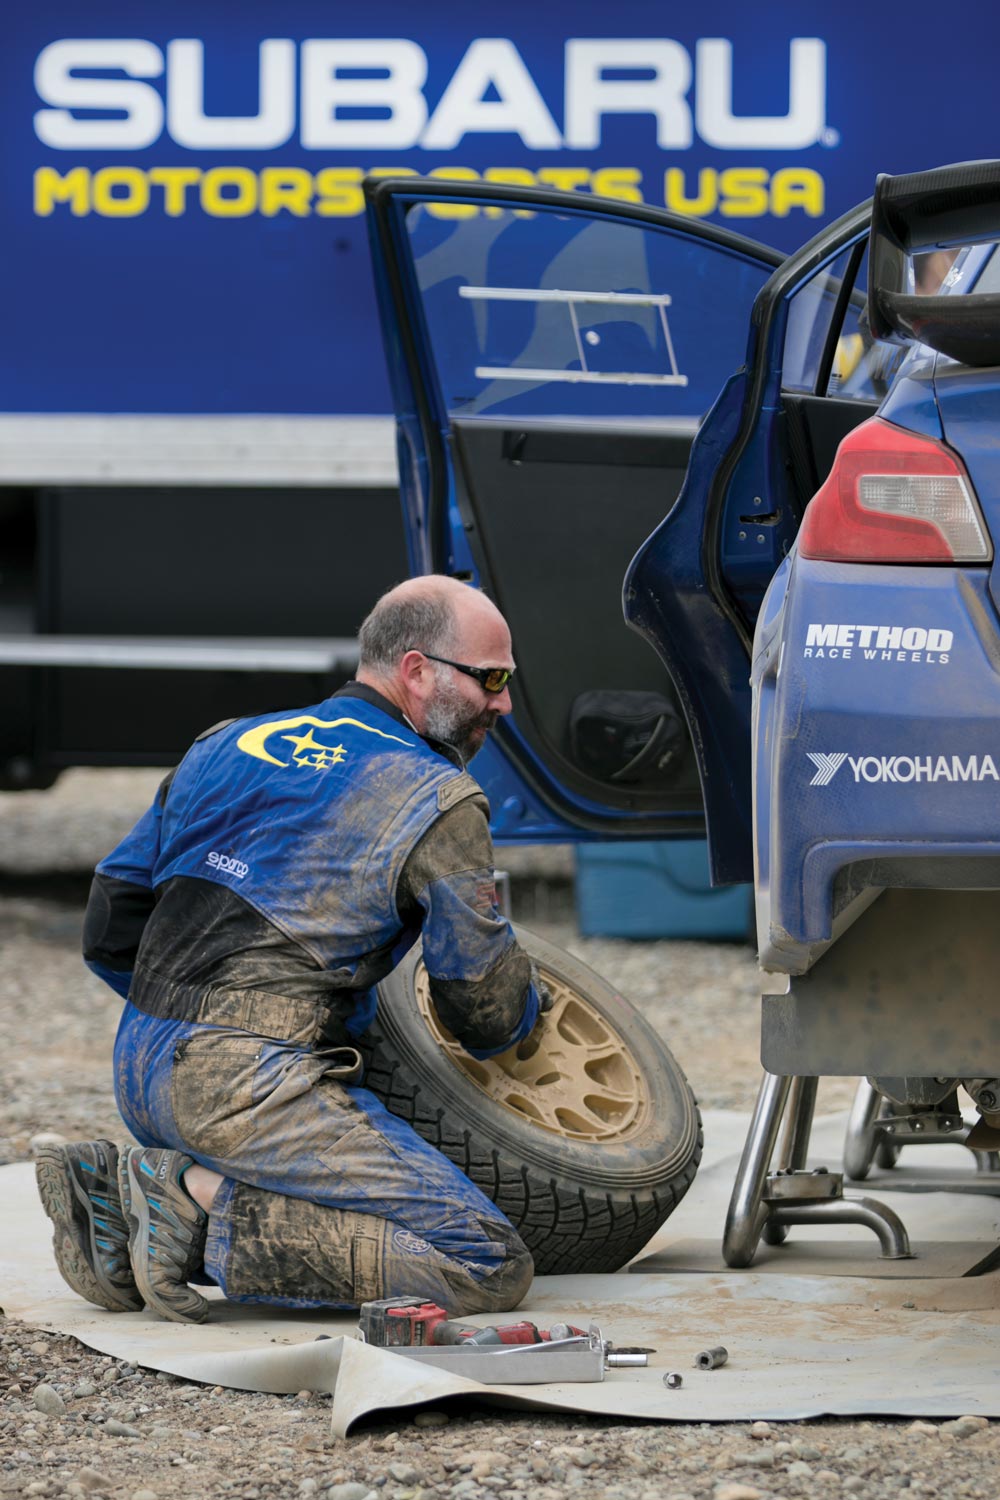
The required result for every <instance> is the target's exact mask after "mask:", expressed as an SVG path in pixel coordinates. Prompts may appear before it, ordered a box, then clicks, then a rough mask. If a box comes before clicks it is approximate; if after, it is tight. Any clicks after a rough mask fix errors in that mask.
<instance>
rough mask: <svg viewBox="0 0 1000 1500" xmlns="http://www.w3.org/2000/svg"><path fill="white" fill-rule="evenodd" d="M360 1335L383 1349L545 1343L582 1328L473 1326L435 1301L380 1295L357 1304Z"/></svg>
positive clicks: (578, 1334)
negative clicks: (456, 1317) (369, 1300)
mask: <svg viewBox="0 0 1000 1500" xmlns="http://www.w3.org/2000/svg"><path fill="white" fill-rule="evenodd" d="M360 1324H361V1336H362V1338H363V1339H364V1341H365V1343H366V1344H376V1345H378V1346H379V1347H380V1348H383V1349H392V1348H400V1347H403V1348H409V1349H412V1348H419V1347H421V1346H423V1345H429V1344H436V1345H439V1346H440V1345H443V1344H471V1345H473V1346H475V1347H479V1348H481V1347H482V1346H484V1345H491V1344H492V1345H497V1344H545V1343H548V1342H550V1341H551V1340H553V1339H555V1340H559V1339H569V1338H580V1337H583V1335H584V1330H583V1329H582V1328H574V1327H572V1326H571V1324H569V1323H556V1324H554V1325H553V1326H552V1328H548V1329H546V1328H536V1327H535V1324H534V1323H500V1324H498V1325H497V1326H495V1327H489V1328H476V1327H474V1326H473V1324H471V1323H456V1322H454V1321H453V1320H452V1319H451V1318H449V1317H448V1314H447V1312H446V1311H445V1309H444V1308H443V1307H439V1306H438V1305H437V1303H436V1302H419V1301H417V1300H416V1298H414V1297H384V1298H383V1299H382V1300H381V1301H380V1302H363V1303H362V1305H361V1319H360Z"/></svg>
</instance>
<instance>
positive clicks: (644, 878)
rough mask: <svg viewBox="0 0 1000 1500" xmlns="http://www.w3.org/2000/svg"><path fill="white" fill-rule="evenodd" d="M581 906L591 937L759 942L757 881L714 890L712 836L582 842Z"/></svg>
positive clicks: (585, 931)
mask: <svg viewBox="0 0 1000 1500" xmlns="http://www.w3.org/2000/svg"><path fill="white" fill-rule="evenodd" d="M576 909H577V920H578V922H579V926H580V932H581V933H582V934H583V936H584V937H621V938H644V939H654V938H703V939H704V938H718V939H731V940H734V941H737V942H750V943H752V942H754V941H755V937H754V930H753V886H750V885H729V886H719V887H718V888H716V889H714V890H713V888H712V886H711V885H710V883H709V876H708V846H707V844H706V843H705V840H704V839H672V840H670V841H669V842H663V843H647V844H639V843H635V844H580V845H578V846H577V851H576Z"/></svg>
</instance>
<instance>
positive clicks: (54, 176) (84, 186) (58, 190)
mask: <svg viewBox="0 0 1000 1500" xmlns="http://www.w3.org/2000/svg"><path fill="white" fill-rule="evenodd" d="M34 186H35V213H36V214H38V215H39V216H40V217H41V218H43V219H45V218H48V216H49V214H50V213H51V212H52V209H53V207H54V206H55V204H57V203H68V204H69V211H70V213H71V214H73V215H75V217H76V218H78V219H82V218H83V216H84V215H85V214H89V213H90V172H89V171H88V169H87V168H86V167H74V168H73V169H72V171H70V172H67V173H66V176H65V177H62V176H60V174H59V173H58V172H57V171H56V169H55V167H39V168H38V170H37V171H36V172H35V180H34Z"/></svg>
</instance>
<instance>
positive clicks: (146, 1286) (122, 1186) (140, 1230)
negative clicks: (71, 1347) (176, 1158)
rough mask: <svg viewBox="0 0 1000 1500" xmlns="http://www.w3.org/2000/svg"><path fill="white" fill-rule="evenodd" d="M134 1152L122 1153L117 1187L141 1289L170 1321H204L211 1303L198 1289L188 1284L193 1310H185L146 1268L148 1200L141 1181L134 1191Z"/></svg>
mask: <svg viewBox="0 0 1000 1500" xmlns="http://www.w3.org/2000/svg"><path fill="white" fill-rule="evenodd" d="M131 1155H132V1152H131V1150H128V1151H122V1152H120V1153H119V1156H118V1191H119V1194H120V1196H121V1200H122V1209H123V1211H124V1213H125V1219H126V1221H127V1223H128V1248H129V1257H130V1259H131V1261H132V1273H133V1275H134V1276H135V1281H136V1286H137V1287H138V1289H139V1293H140V1295H141V1297H142V1298H143V1301H144V1302H145V1304H146V1306H147V1307H148V1308H151V1309H152V1311H153V1312H155V1313H158V1314H159V1316H160V1317H161V1318H167V1319H169V1321H170V1322H171V1323H204V1321H205V1319H206V1318H207V1317H208V1303H207V1302H206V1300H205V1298H204V1297H202V1296H201V1295H200V1294H199V1293H198V1292H193V1291H191V1290H190V1288H188V1287H185V1290H186V1291H187V1292H188V1294H189V1296H190V1298H191V1311H190V1312H183V1311H182V1310H181V1309H180V1308H177V1307H172V1306H171V1304H170V1303H169V1302H167V1301H165V1300H164V1298H163V1296H162V1295H161V1294H160V1292H158V1291H157V1289H156V1287H155V1286H154V1285H153V1284H152V1282H151V1281H150V1279H149V1276H148V1274H147V1269H146V1268H147V1257H148V1253H149V1240H150V1222H149V1204H148V1203H147V1202H146V1195H145V1193H144V1192H143V1191H142V1190H141V1187H142V1185H141V1184H140V1183H137V1184H136V1186H137V1188H138V1189H139V1191H137V1192H136V1193H135V1194H134V1195H133V1192H132V1180H131ZM133 1200H134V1203H135V1207H134V1208H133V1206H132V1205H133Z"/></svg>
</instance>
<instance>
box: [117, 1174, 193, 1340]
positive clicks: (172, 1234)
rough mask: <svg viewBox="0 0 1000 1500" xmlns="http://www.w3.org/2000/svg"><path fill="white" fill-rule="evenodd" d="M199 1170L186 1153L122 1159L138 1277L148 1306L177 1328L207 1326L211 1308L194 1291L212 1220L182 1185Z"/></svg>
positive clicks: (124, 1196)
mask: <svg viewBox="0 0 1000 1500" xmlns="http://www.w3.org/2000/svg"><path fill="white" fill-rule="evenodd" d="M191 1166H194V1162H193V1161H192V1159H191V1157H190V1156H185V1154H184V1152H183V1151H168V1150H161V1149H160V1148H158V1147H148V1148H144V1147H142V1146H132V1147H130V1148H129V1149H128V1150H126V1151H123V1152H122V1153H121V1156H120V1157H119V1159H118V1186H119V1188H120V1190H121V1201H122V1207H123V1209H124V1210H125V1217H126V1219H127V1220H128V1227H129V1252H130V1254H131V1257H132V1271H133V1274H134V1276H135V1279H136V1284H137V1286H138V1288H139V1291H140V1292H141V1293H142V1296H143V1300H144V1301H145V1303H146V1306H147V1307H149V1308H152V1310H153V1312H156V1313H159V1315H160V1317H161V1318H170V1319H171V1321H172V1322H174V1323H203V1322H204V1320H205V1319H206V1318H207V1316H208V1303H207V1302H206V1301H205V1298H204V1297H203V1296H201V1294H200V1293H199V1292H196V1291H195V1290H194V1288H193V1287H190V1286H188V1278H189V1277H191V1276H194V1275H195V1274H196V1273H197V1272H198V1271H199V1270H200V1269H201V1263H202V1256H203V1254H204V1250H205V1235H206V1232H207V1229H208V1214H207V1213H206V1212H205V1210H204V1209H203V1208H199V1206H198V1204H197V1203H195V1201H194V1199H193V1198H192V1197H190V1195H189V1194H188V1193H187V1191H186V1190H185V1188H184V1185H183V1183H182V1181H181V1176H182V1174H183V1173H184V1172H185V1171H186V1170H187V1168H188V1167H191Z"/></svg>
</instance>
